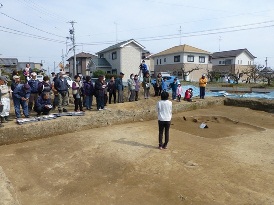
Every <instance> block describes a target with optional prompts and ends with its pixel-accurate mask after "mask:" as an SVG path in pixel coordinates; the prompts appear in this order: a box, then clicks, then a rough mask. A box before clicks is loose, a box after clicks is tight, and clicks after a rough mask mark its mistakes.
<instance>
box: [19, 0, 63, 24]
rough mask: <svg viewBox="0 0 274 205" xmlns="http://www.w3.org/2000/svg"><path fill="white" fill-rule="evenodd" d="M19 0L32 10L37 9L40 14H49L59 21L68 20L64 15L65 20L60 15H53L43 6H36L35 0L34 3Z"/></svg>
mask: <svg viewBox="0 0 274 205" xmlns="http://www.w3.org/2000/svg"><path fill="white" fill-rule="evenodd" d="M17 1H18V2H20V3H21V4H24V5H25V6H26V7H28V8H31V10H32V11H36V12H38V13H39V14H42V15H45V16H48V17H50V18H53V19H55V20H58V21H60V22H62V23H65V22H66V19H65V18H63V17H62V19H63V20H61V19H60V17H56V16H54V15H52V14H51V13H50V12H47V11H45V9H43V7H42V6H36V5H34V4H33V2H32V3H30V2H26V1H25V0H17Z"/></svg>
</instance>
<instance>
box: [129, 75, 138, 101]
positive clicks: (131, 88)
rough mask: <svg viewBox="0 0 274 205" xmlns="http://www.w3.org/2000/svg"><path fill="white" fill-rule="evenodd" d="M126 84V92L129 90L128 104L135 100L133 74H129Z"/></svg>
mask: <svg viewBox="0 0 274 205" xmlns="http://www.w3.org/2000/svg"><path fill="white" fill-rule="evenodd" d="M127 83H128V90H129V102H133V101H134V100H135V86H136V84H135V81H134V74H133V73H132V74H130V77H129V79H128V81H127Z"/></svg>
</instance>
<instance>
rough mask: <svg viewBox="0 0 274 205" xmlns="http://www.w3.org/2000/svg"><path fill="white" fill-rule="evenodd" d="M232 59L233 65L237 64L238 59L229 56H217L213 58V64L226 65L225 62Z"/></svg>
mask: <svg viewBox="0 0 274 205" xmlns="http://www.w3.org/2000/svg"><path fill="white" fill-rule="evenodd" d="M228 60H231V65H232V64H235V62H236V60H235V57H229V58H216V59H212V60H211V62H212V65H226V64H225V62H226V61H228Z"/></svg>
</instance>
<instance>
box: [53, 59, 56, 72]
mask: <svg viewBox="0 0 274 205" xmlns="http://www.w3.org/2000/svg"><path fill="white" fill-rule="evenodd" d="M53 69H54V73H56V70H55V61H54V63H53Z"/></svg>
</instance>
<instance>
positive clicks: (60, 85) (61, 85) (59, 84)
mask: <svg viewBox="0 0 274 205" xmlns="http://www.w3.org/2000/svg"><path fill="white" fill-rule="evenodd" d="M65 74H66V73H65V72H64V71H61V72H60V76H59V78H57V79H56V80H55V81H54V88H55V89H56V90H57V93H58V111H59V113H61V112H67V109H66V106H67V105H68V89H69V84H68V82H67V80H66V78H65V77H64V75H65Z"/></svg>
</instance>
